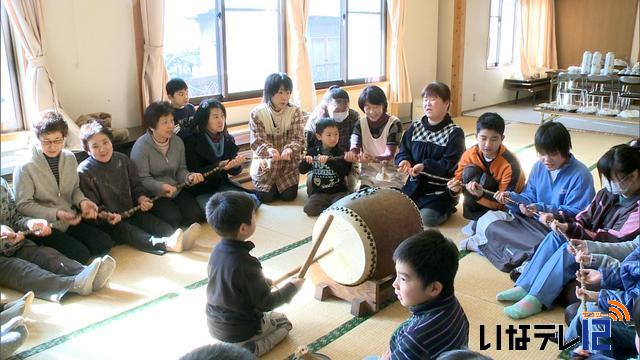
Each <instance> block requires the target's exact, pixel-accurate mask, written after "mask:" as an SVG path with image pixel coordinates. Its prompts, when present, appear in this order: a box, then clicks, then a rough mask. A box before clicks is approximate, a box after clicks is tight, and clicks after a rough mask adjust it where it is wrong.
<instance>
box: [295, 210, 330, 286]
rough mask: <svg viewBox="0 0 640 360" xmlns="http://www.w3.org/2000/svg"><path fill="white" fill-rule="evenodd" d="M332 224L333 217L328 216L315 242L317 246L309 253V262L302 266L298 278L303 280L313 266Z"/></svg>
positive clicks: (314, 245) (306, 261)
mask: <svg viewBox="0 0 640 360" xmlns="http://www.w3.org/2000/svg"><path fill="white" fill-rule="evenodd" d="M331 222H333V215H332V214H329V216H327V220H326V221H325V223H324V226H323V227H322V231H320V235H319V236H318V240H317V241H316V242H315V244H313V247H312V248H311V251H309V255H307V260H305V262H304V263H303V264H302V267H301V268H300V272H299V273H298V276H297V277H298V278H300V279H302V278H303V277H304V275H305V274H306V273H307V270H308V269H309V266H311V263H312V262H313V258H314V257H315V256H316V253H317V252H318V249H319V248H320V244H321V243H322V240H324V236H325V235H327V231H329V226H331Z"/></svg>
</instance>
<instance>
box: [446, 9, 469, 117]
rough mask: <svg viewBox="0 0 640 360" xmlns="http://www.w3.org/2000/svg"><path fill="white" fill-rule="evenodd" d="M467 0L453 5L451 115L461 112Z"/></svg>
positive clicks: (458, 114)
mask: <svg viewBox="0 0 640 360" xmlns="http://www.w3.org/2000/svg"><path fill="white" fill-rule="evenodd" d="M466 4H467V0H455V1H454V5H453V46H452V54H451V84H450V85H451V108H450V109H449V113H451V116H453V117H455V116H460V115H461V114H462V110H461V109H462V75H463V68H464V31H465V20H466V9H467V5H466Z"/></svg>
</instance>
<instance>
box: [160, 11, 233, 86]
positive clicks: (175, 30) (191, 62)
mask: <svg viewBox="0 0 640 360" xmlns="http://www.w3.org/2000/svg"><path fill="white" fill-rule="evenodd" d="M216 19H217V18H216V9H215V1H214V0H190V1H181V0H165V17H164V26H165V28H164V61H165V64H166V66H167V71H168V73H169V77H180V78H183V79H184V80H185V81H186V82H187V84H188V85H189V95H190V96H204V95H212V94H220V93H221V88H220V82H219V78H218V60H217V52H216V48H217V35H216V31H217V26H216Z"/></svg>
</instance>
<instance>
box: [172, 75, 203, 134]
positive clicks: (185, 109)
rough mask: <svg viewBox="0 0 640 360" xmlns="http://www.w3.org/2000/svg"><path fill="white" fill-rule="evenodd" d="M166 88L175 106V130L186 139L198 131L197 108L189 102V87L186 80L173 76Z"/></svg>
mask: <svg viewBox="0 0 640 360" xmlns="http://www.w3.org/2000/svg"><path fill="white" fill-rule="evenodd" d="M165 88H166V90H167V96H168V97H169V102H170V103H171V106H172V107H173V122H174V123H175V128H174V130H173V132H174V133H175V134H176V135H178V136H179V137H180V138H181V139H182V140H184V139H186V138H188V137H189V136H190V135H192V134H193V133H196V132H197V131H198V127H197V126H196V124H195V122H194V121H193V116H194V115H195V114H196V108H195V106H193V105H191V104H190V103H189V87H188V86H187V83H186V82H185V81H184V80H182V79H180V78H173V79H171V80H169V82H167V85H166V87H165Z"/></svg>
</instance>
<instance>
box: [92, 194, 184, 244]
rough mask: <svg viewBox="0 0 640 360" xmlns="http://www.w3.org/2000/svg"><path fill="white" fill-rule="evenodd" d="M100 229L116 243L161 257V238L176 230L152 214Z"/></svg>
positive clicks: (134, 216) (140, 215) (105, 225)
mask: <svg viewBox="0 0 640 360" xmlns="http://www.w3.org/2000/svg"><path fill="white" fill-rule="evenodd" d="M154 207H155V204H154ZM100 229H101V230H103V231H104V232H105V233H107V234H109V236H111V239H112V240H113V241H114V242H116V243H120V244H129V245H131V246H133V247H135V248H136V249H138V250H142V251H146V252H150V253H153V254H158V255H161V254H164V253H165V251H166V246H165V243H164V240H163V239H162V238H164V237H166V236H170V235H171V234H173V233H174V232H175V231H176V229H177V228H175V227H172V226H171V225H169V224H167V223H166V222H164V221H162V220H161V219H160V218H158V217H157V216H155V215H153V214H150V213H148V212H141V213H136V214H135V215H133V216H132V217H130V218H128V219H126V220H123V221H121V222H119V223H117V224H115V225H110V224H103V225H101V226H100Z"/></svg>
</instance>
